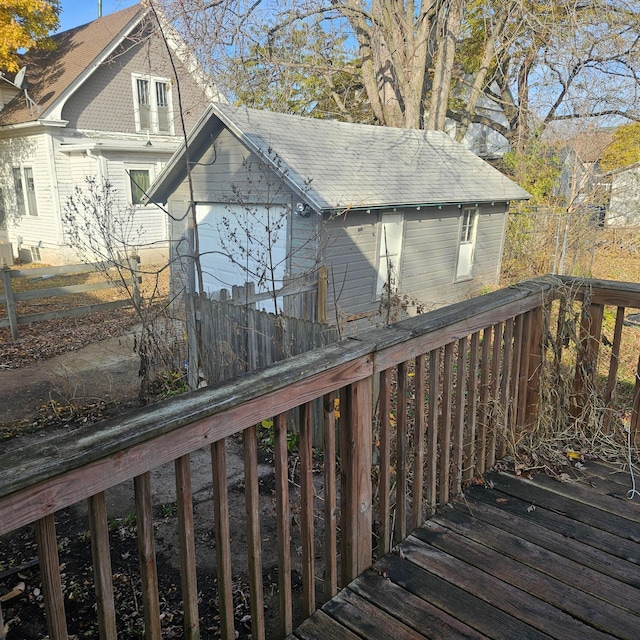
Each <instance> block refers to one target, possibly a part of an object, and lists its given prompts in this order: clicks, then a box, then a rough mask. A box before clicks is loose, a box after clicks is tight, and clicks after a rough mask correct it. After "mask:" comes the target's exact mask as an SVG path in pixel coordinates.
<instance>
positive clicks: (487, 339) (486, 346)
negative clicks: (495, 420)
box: [476, 327, 493, 474]
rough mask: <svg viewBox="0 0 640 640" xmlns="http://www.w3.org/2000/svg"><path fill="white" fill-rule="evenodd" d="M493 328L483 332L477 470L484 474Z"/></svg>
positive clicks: (487, 328)
mask: <svg viewBox="0 0 640 640" xmlns="http://www.w3.org/2000/svg"><path fill="white" fill-rule="evenodd" d="M492 334H493V327H485V329H484V331H483V332H482V358H481V368H480V406H479V407H478V409H479V417H478V438H477V445H476V450H477V455H476V460H477V468H478V473H480V474H483V473H484V471H485V469H486V468H487V435H488V433H489V416H490V413H491V411H490V406H489V399H490V376H491V355H490V354H491V339H492Z"/></svg>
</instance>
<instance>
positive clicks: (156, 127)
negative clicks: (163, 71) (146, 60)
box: [131, 73, 174, 136]
mask: <svg viewBox="0 0 640 640" xmlns="http://www.w3.org/2000/svg"><path fill="white" fill-rule="evenodd" d="M138 81H142V82H147V83H148V96H147V97H148V100H149V128H148V129H147V128H143V127H142V124H141V117H140V100H139V97H138ZM158 84H162V85H165V88H166V91H165V98H166V102H167V104H166V107H161V105H159V104H158V91H157V85H158ZM131 86H132V89H133V110H134V114H135V121H136V132H138V133H154V134H158V135H171V136H172V135H174V127H173V101H172V96H171V82H170V81H169V80H168V78H162V77H160V76H152V75H145V74H142V73H132V74H131ZM161 108H166V116H163V117H162V116H161V115H160V109H161ZM165 119H166V121H167V125H168V129H167V130H162V131H161V124H162V121H163V120H165Z"/></svg>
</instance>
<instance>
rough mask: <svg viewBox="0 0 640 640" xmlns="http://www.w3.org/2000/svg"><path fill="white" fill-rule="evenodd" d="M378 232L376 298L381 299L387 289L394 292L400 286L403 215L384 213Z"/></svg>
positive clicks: (381, 216)
mask: <svg viewBox="0 0 640 640" xmlns="http://www.w3.org/2000/svg"><path fill="white" fill-rule="evenodd" d="M378 230H379V236H378V278H377V282H376V298H379V297H380V296H381V295H382V294H383V292H384V291H385V289H386V288H387V287H390V288H391V290H394V289H396V288H397V287H398V284H399V279H400V254H401V252H402V233H403V225H402V214H401V213H382V214H381V215H380V224H379V227H378Z"/></svg>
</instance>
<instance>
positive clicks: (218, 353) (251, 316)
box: [189, 295, 338, 384]
mask: <svg viewBox="0 0 640 640" xmlns="http://www.w3.org/2000/svg"><path fill="white" fill-rule="evenodd" d="M241 300H242V297H240V298H235V299H232V300H227V299H222V300H211V299H209V298H203V297H200V296H193V295H192V296H190V301H189V304H190V305H192V307H191V308H193V309H194V310H195V317H196V322H197V323H198V324H199V332H200V336H201V340H202V345H203V346H202V349H201V350H200V351H201V353H200V356H199V357H198V360H197V362H198V364H199V368H200V369H201V370H202V373H203V374H204V377H205V379H206V380H207V382H208V383H209V384H212V383H215V382H220V381H223V380H228V379H229V378H233V377H234V376H237V375H239V374H241V373H245V372H247V371H254V370H256V369H259V368H262V367H265V366H268V365H271V364H274V363H275V362H280V361H281V360H285V359H286V358H290V357H291V356H295V355H299V354H301V353H305V352H306V351H310V350H311V349H317V348H318V347H323V346H326V345H328V344H331V343H333V342H336V341H337V340H338V331H337V329H336V328H335V327H331V326H330V325H327V324H323V323H320V322H314V321H312V320H304V319H302V318H297V317H293V316H288V315H274V314H273V313H268V312H266V311H261V310H259V309H254V308H251V307H250V306H248V305H247V304H242V303H241ZM191 353H192V351H191V350H190V354H189V361H190V362H192V356H191Z"/></svg>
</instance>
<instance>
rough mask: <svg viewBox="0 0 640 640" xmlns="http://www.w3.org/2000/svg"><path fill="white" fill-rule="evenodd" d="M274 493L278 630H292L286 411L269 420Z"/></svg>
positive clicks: (286, 632)
mask: <svg viewBox="0 0 640 640" xmlns="http://www.w3.org/2000/svg"><path fill="white" fill-rule="evenodd" d="M273 429H274V452H273V455H274V464H275V483H276V486H275V493H276V532H277V536H278V596H279V601H280V633H281V635H283V636H285V635H287V634H290V633H291V631H292V630H293V621H292V620H293V614H292V611H293V606H292V598H291V523H290V521H289V517H290V510H289V465H288V463H287V459H288V458H287V414H286V413H280V414H278V415H277V416H276V417H275V418H274V420H273Z"/></svg>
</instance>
